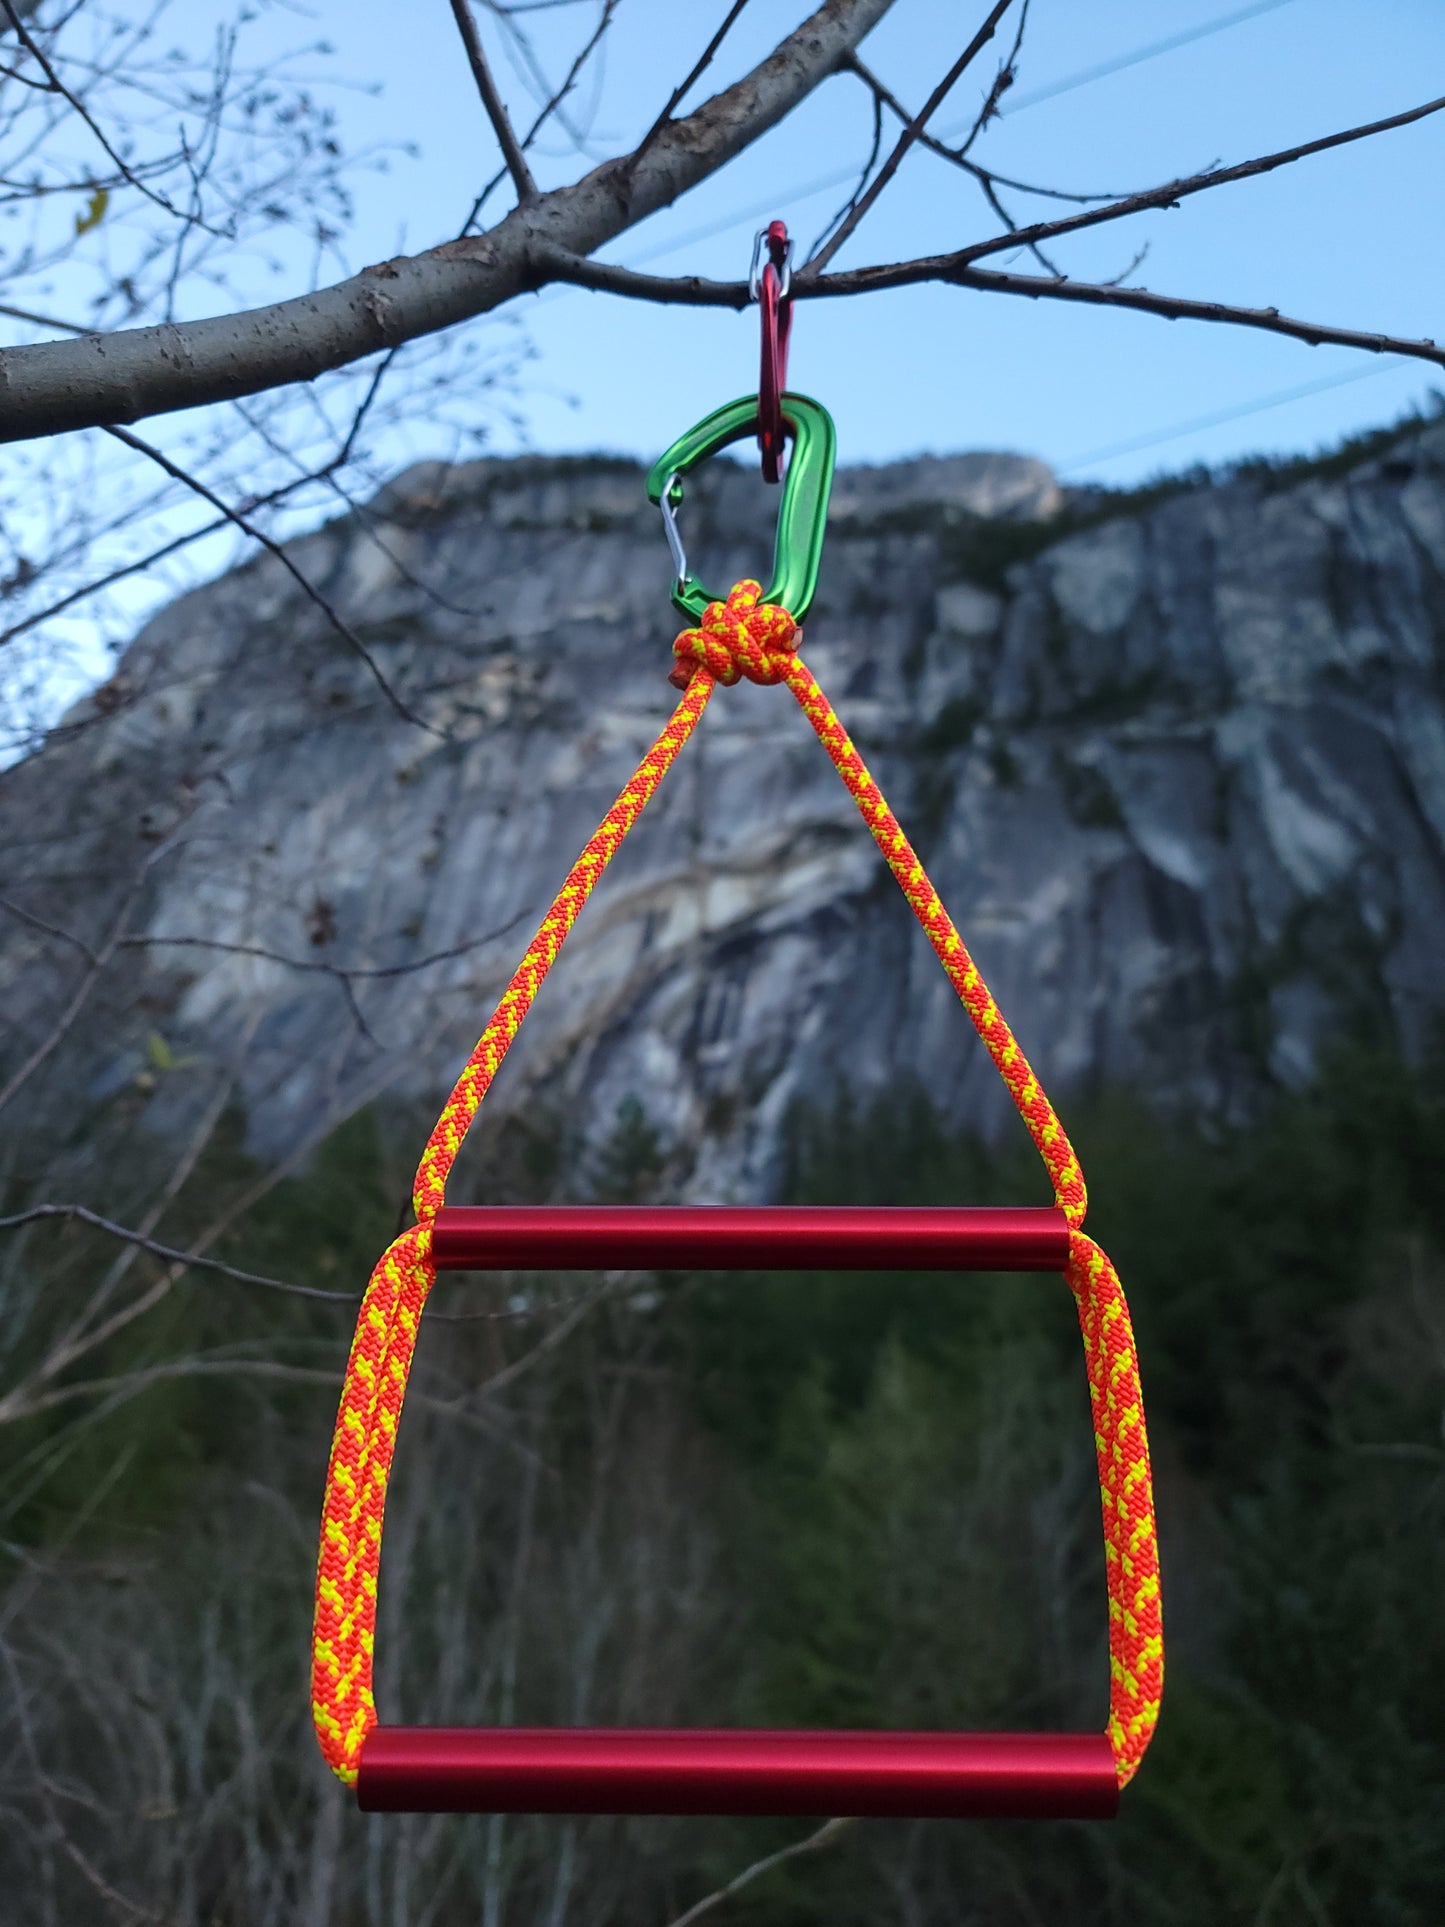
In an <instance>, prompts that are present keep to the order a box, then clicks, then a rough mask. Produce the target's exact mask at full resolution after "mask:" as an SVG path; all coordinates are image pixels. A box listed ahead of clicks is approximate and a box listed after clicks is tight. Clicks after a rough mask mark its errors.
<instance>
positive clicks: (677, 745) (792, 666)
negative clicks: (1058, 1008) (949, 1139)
mask: <svg viewBox="0 0 1445 1927" xmlns="http://www.w3.org/2000/svg"><path fill="white" fill-rule="evenodd" d="M761 594H762V592H761V590H760V588H759V586H758V584H757V583H756V582H741V583H739V584H738V585H737V587H736V588H735V589H734V590H733V591H732V594H731V595H729V597H728V599H727V601H726V603H713V604H712V605H711V606H710V607H709V608H708V610H707V612H706V614H705V616H704V618H703V624H702V627H701V628H700V629H692V630H686V631H684V632H683V634H682V635H680V636H679V637H678V639H677V641H676V642H675V643H674V645H673V653H674V655H675V657H676V658H677V663H676V667H675V668H674V670H673V673H672V680H673V681H674V682H675V683H677V684H679V685H680V686H681V687H682V688H683V695H682V699H681V701H680V702H679V703H678V705H677V708H676V709H675V710H674V711H673V714H672V716H671V718H670V719H669V721H668V722H667V724H666V726H665V727H664V729H663V731H662V733H661V735H659V737H658V738H657V741H656V742H655V743H654V744H653V746H652V748H651V749H650V750H649V751H648V752H647V754H646V756H644V757H643V759H642V761H641V763H640V764H639V765H638V767H637V770H636V772H635V773H634V775H633V777H632V779H631V780H630V782H628V783H627V785H626V786H625V787H624V789H623V790H622V791H621V793H620V795H619V796H618V798H617V800H616V802H615V803H614V804H613V805H612V808H611V809H610V810H609V811H608V812H607V815H606V816H605V817H604V818H603V820H602V822H601V823H600V824H599V826H598V828H597V830H596V832H595V834H594V835H593V836H592V838H591V839H590V841H589V842H588V843H587V845H586V846H585V848H584V849H583V851H582V853H581V855H580V856H579V857H578V859H577V861H576V863H574V864H573V866H572V869H571V871H570V872H569V874H568V877H567V880H566V882H565V883H564V884H563V886H562V888H561V890H560V891H559V892H558V893H557V896H556V898H555V899H554V901H553V903H552V907H551V909H550V910H549V911H548V912H547V915H546V916H545V917H544V918H543V920H542V925H541V928H540V929H539V930H538V932H537V934H536V936H535V937H534V938H533V939H532V942H531V944H530V945H529V946H528V948H527V951H526V954H525V955H524V956H523V958H522V961H521V963H520V964H519V965H518V967H517V969H516V971H515V973H514V974H513V976H512V979H511V981H510V983H509V984H508V985H507V988H506V990H505V991H504V992H503V994H502V998H501V1001H500V1002H499V1003H498V1005H497V1008H496V1010H495V1011H494V1012H493V1014H492V1017H491V1020H490V1022H489V1023H488V1025H487V1027H486V1029H485V1030H484V1031H483V1033H482V1035H481V1038H480V1039H479V1041H478V1043H477V1046H476V1048H475V1049H474V1050H473V1052H472V1054H471V1056H470V1057H469V1058H468V1059H467V1062H466V1065H465V1067H464V1068H463V1070H462V1073H461V1076H460V1077H459V1078H458V1079H457V1082H456V1084H455V1086H454V1088H453V1090H452V1093H451V1096H450V1097H449V1098H448V1099H447V1102H446V1105H445V1106H444V1108H443V1110H442V1114H441V1116H440V1118H439V1119H438V1120H437V1125H436V1128H435V1130H434V1131H433V1132H432V1134H431V1137H430V1138H429V1140H428V1142H427V1146H426V1149H425V1151H424V1152H423V1154H422V1159H421V1163H420V1166H419V1167H418V1170H417V1175H416V1185H415V1189H414V1192H413V1203H414V1205H415V1209H416V1215H417V1223H416V1224H415V1225H414V1226H412V1227H411V1229H410V1230H408V1231H405V1232H403V1233H402V1234H401V1236H400V1237H399V1238H397V1239H396V1240H395V1241H394V1242H393V1243H392V1244H391V1245H390V1246H388V1248H387V1250H386V1251H385V1252H384V1253H383V1254H382V1256H381V1259H380V1260H379V1262H378V1264H377V1266H376V1269H375V1270H374V1271H373V1273H372V1275H371V1280H370V1282H369V1284H368V1285H367V1289H366V1294H365V1297H364V1298H363V1300H362V1305H361V1311H360V1313H359V1315H358V1318H357V1325H356V1334H355V1337H354V1339H353V1341H352V1347H351V1354H350V1357H349V1359H348V1361H347V1367H346V1376H345V1381H344V1384H343V1387H342V1394H341V1404H340V1408H339V1411H338V1413H337V1420H336V1433H335V1438H334V1440H333V1443H332V1449H331V1460H330V1465H329V1467H328V1470H327V1477H326V1497H325V1503H324V1507H323V1512H322V1521H321V1547H320V1557H319V1561H318V1570H317V1582H316V1619H315V1631H314V1636H313V1646H312V1712H313V1716H314V1718H315V1722H316V1732H317V1737H318V1739H319V1741H320V1744H321V1751H322V1753H323V1755H324V1756H325V1758H326V1760H327V1763H328V1764H329V1765H330V1766H331V1768H332V1770H333V1771H334V1772H335V1773H336V1774H337V1776H338V1778H340V1779H342V1780H344V1781H345V1782H346V1783H347V1784H348V1785H354V1784H355V1781H356V1776H357V1767H358V1764H359V1761H360V1758H361V1750H362V1747H363V1745H364V1743H365V1740H366V1735H367V1733H368V1732H369V1731H370V1730H371V1728H372V1727H373V1726H374V1725H375V1724H376V1706H375V1702H374V1699H373V1697H372V1660H373V1650H374V1636H375V1626H376V1597H377V1573H378V1568H379V1565H380V1559H381V1531H382V1518H383V1513H384V1510H385V1505H386V1486H387V1479H388V1477H389V1475H390V1471H391V1462H392V1456H393V1453H394V1451H395V1446H396V1432H397V1426H398V1424H399V1422H400V1418H401V1408H402V1401H403V1399H404V1397H405V1395H406V1382H407V1375H408V1373H409V1371H410V1369H411V1360H412V1354H413V1351H414V1349H415V1345H416V1336H417V1330H418V1326H419V1324H420V1320H421V1313H422V1308H423V1307H424V1305H425V1304H426V1300H427V1296H428V1294H429V1292H430V1291H431V1288H432V1285H433V1283H434V1282H435V1279H436V1267H435V1264H434V1262H433V1260H432V1255H431V1226H432V1221H433V1220H434V1219H435V1217H436V1214H437V1212H438V1211H439V1210H440V1209H441V1208H442V1205H443V1203H444V1202H445V1195H446V1181H447V1177H448V1174H449V1173H450V1171H451V1167H452V1164H453V1162H454V1161H455V1158H456V1155H457V1152H458V1151H459V1149H460V1148H461V1144H462V1141H463V1139H464V1138H465V1137H466V1134H467V1132H468V1130H469V1129H470V1127H471V1124H472V1121H473V1119H474V1118H475V1117H476V1114H477V1110H478V1107H479V1106H480V1104H481V1102H482V1099H483V1098H484V1097H485V1096H486V1094H487V1091H488V1089H489V1087H490V1085H491V1082H492V1079H493V1078H494V1077H495V1075H496V1073H497V1070H498V1068H499V1067H500V1065H501V1063H502V1060H503V1058H504V1057H505V1056H506V1054H507V1051H508V1049H509V1048H510V1046H511V1043H512V1040H513V1038H514V1037H515V1036H516V1034H517V1032H518V1030H519V1029H520V1028H521V1024H522V1020H523V1018H524V1017H525V1016H526V1014H527V1012H528V1010H529V1009H530V1008H531V1005H532V1000H533V998H534V997H535V996H536V994H537V992H538V990H539V989H540V988H541V985H542V982H543V980H544V979H545V977H546V975H547V972H548V971H549V970H550V969H551V967H552V965H553V963H555V961H556V959H557V955H558V952H559V951H560V950H561V948H562V945H563V942H564V941H565V940H566V937H567V935H568V933H569V931H570V930H571V928H572V926H573V924H574V923H575V922H576V921H577V917H578V915H579V913H580V912H581V909H582V906H583V904H584V903H585V902H586V901H587V898H588V896H589V895H590V894H591V892H592V890H593V888H594V886H595V885H596V883H597V881H598V879H599V878H600V876H601V875H602V872H603V871H604V870H605V869H606V867H607V865H608V863H609V862H610V861H611V860H612V857H613V856H614V855H615V854H616V852H617V850H618V848H619V846H620V845H621V843H622V841H623V839H624V837H625V836H626V835H627V833H628V831H629V830H630V829H631V828H632V826H633V824H634V823H635V822H636V821H637V818H638V816H639V815H640V814H641V812H642V810H643V808H644V806H645V805H646V803H647V802H648V800H649V799H650V798H651V797H652V795H653V794H654V792H655V791H656V789H657V786H658V784H659V783H660V782H661V781H662V778H663V777H664V776H665V775H666V773H667V771H668V770H669V769H670V768H671V766H672V764H673V762H674V760H675V759H676V757H677V754H678V752H679V750H681V748H682V746H683V744H684V743H685V742H686V741H687V739H688V737H689V736H690V735H691V734H692V731H693V729H694V727H695V726H696V724H697V721H698V718H699V717H700V716H701V715H702V712H703V710H704V709H705V708H706V707H707V703H708V699H709V698H710V697H711V695H712V692H713V689H714V688H715V687H716V685H717V683H718V682H727V683H733V682H736V681H737V680H738V679H739V677H740V676H746V677H747V678H748V679H749V680H750V681H753V682H760V683H780V682H786V683H787V685H788V687H789V688H790V689H791V690H792V692H793V695H794V696H795V698H796V699H797V701H798V704H799V706H800V707H801V709H802V711H803V713H804V715H805V716H806V717H807V718H808V721H809V722H810V723H811V725H812V727H813V729H814V731H815V733H816V734H817V736H818V739H819V741H820V742H821V743H822V745H823V747H824V748H825V749H826V750H827V752H828V755H829V757H830V758H831V760H832V762H833V765H834V767H835V768H836V769H837V771H838V773H839V775H840V776H841V777H842V779H843V782H844V784H845V785H846V786H847V788H848V791H849V793H850V795H851V796H852V797H853V799H854V801H855V802H856V804H857V805H858V809H859V812H860V813H861V815H862V817H863V820H864V822H865V823H866V824H867V825H868V829H869V832H870V834H871V835H872V837H873V839H874V841H875V842H876V843H877V845H878V847H879V849H880V851H881V852H882V854H883V857H884V859H885V861H886V862H887V864H888V867H889V868H890V869H891V870H892V872H893V874H894V876H895V877H896V878H897V880H898V883H899V885H900V887H901V888H902V890H903V894H904V896H905V897H906V898H907V900H908V904H909V907H910V908H911V909H912V911H913V913H914V915H915V917H916V918H917V919H918V922H919V923H920V925H921V926H922V928H923V930H924V932H925V933H926V935H927V937H928V940H929V942H930V943H931V944H932V946H933V948H934V951H935V952H936V953H937V956H938V958H939V961H940V962H941V963H942V965H943V967H944V970H945V971H946V972H947V974H948V977H949V980H950V981H951V982H952V984H953V986H954V988H955V990H956V991H957V992H958V995H959V998H960V1000H961V1002H962V1003H963V1006H964V1008H965V1010H966V1011H967V1012H968V1015H969V1018H970V1019H971V1021H972V1023H973V1025H974V1028H975V1029H976V1030H977V1032H978V1034H979V1036H980V1037H981V1038H982V1039H983V1042H984V1044H985V1046H986V1047H987V1049H988V1052H989V1055H990V1056H991V1057H992V1058H993V1061H994V1063H995V1065H996V1066H997V1067H998V1070H999V1074H1000V1075H1001V1076H1002V1078H1003V1080H1004V1083H1005V1084H1006V1086H1007V1087H1008V1090H1009V1094H1010V1095H1011V1097H1012V1098H1013V1101H1014V1103H1015V1105H1016V1106H1017V1108H1018V1111H1019V1115H1020V1116H1021V1117H1022V1119H1023V1121H1024V1123H1025V1125H1026V1126H1027V1127H1028V1130H1029V1133H1030V1135H1031V1136H1032V1138H1033V1140H1034V1143H1035V1145H1036V1146H1037V1147H1038V1151H1039V1154H1040V1156H1041V1157H1042V1158H1043V1161H1044V1165H1045V1167H1046V1169H1047V1170H1048V1173H1049V1177H1050V1181H1051V1183H1052V1185H1053V1189H1054V1196H1055V1199H1056V1201H1057V1203H1058V1205H1059V1208H1060V1209H1061V1210H1062V1211H1063V1213H1064V1215H1065V1217H1066V1218H1067V1220H1068V1223H1069V1227H1070V1231H1069V1267H1068V1272H1067V1277H1068V1282H1069V1287H1070V1289H1071V1291H1072V1292H1073V1294H1074V1299H1075V1303H1076V1305H1077V1308H1078V1314H1079V1325H1080V1330H1081V1332H1082V1334H1083V1340H1084V1357H1085V1363H1086V1366H1087V1369H1088V1375H1089V1393H1090V1401H1091V1405H1092V1409H1093V1415H1094V1437H1095V1445H1096V1448H1097V1453H1098V1463H1099V1488H1100V1494H1101V1498H1102V1502H1103V1512H1104V1544H1105V1556H1106V1570H1107V1576H1108V1591H1109V1670H1110V1691H1109V1724H1108V1735H1109V1740H1110V1743H1111V1745H1112V1747H1113V1751H1114V1758H1115V1764H1116V1768H1117V1772H1118V1778H1119V1783H1120V1785H1121V1786H1122V1785H1124V1784H1126V1783H1127V1782H1128V1781H1129V1780H1130V1779H1131V1778H1132V1777H1133V1775H1134V1773H1135V1771H1136V1770H1137V1768H1138V1765H1139V1761H1140V1760H1141V1759H1142V1758H1143V1755H1144V1750H1145V1748H1146V1747H1147V1746H1148V1744H1149V1740H1150V1738H1151V1737H1152V1734H1153V1731H1154V1726H1155V1723H1156V1722H1157V1720H1158V1717H1159V1702H1160V1695H1161V1691H1162V1687H1163V1671H1164V1647H1163V1632H1162V1622H1161V1614H1160V1594H1159V1564H1158V1548H1157V1543H1156V1537H1155V1528H1154V1502H1153V1490H1152V1484H1151V1479H1150V1471H1149V1446H1148V1439H1147V1436H1146V1433H1145V1428H1144V1406H1143V1399H1142V1395H1141V1393H1140V1389H1139V1367H1138V1360H1137V1357H1136V1355H1135V1350H1134V1336H1133V1331H1132V1328H1131V1325H1130V1321H1129V1308H1128V1305H1127V1303H1126V1302H1125V1299H1124V1293H1123V1289H1122V1287H1121V1286H1120V1284H1119V1279H1118V1274H1117V1273H1116V1272H1115V1270H1114V1267H1113V1265H1112V1264H1111V1263H1110V1262H1109V1260H1108V1258H1107V1257H1106V1256H1105V1255H1104V1253H1103V1252H1102V1251H1101V1250H1100V1249H1099V1247H1098V1246H1097V1245H1096V1244H1095V1243H1094V1242H1093V1240H1092V1239H1091V1238H1088V1237H1086V1236H1085V1235H1084V1233H1083V1231H1082V1229H1081V1227H1082V1224H1083V1220H1084V1212H1085V1208H1086V1203H1087V1197H1086V1193H1085V1189H1084V1179H1083V1173H1082V1172H1081V1171H1080V1169H1079V1163H1078V1159H1077V1158H1076V1157H1075V1156H1074V1152H1073V1147H1072V1146H1071V1145H1070V1143H1069V1140H1068V1137H1067V1135H1066V1133H1065V1131H1064V1128H1063V1126H1062V1124H1061V1123H1060V1122H1059V1119H1058V1117H1057V1115H1056V1113H1055V1111H1054V1109H1053V1106H1052V1105H1051V1104H1050V1103H1049V1101H1048V1098H1047V1097H1046V1096H1045V1095H1044V1092H1043V1090H1042V1088H1041V1087H1040V1085H1039V1082H1038V1079H1037V1078H1036V1077H1035V1076H1034V1074H1033V1071H1032V1070H1031V1069H1030V1067H1029V1064H1028V1060H1027V1059H1026V1058H1025V1057H1024V1055H1023V1052H1022V1051H1021V1050H1020V1049H1019V1047H1018V1044H1017V1042H1016V1041H1015V1039H1014V1036H1013V1033H1012V1031H1011V1030H1010V1029H1009V1027H1008V1025H1007V1023H1006V1022H1005V1021H1004V1018H1003V1015H1002V1013H1001V1012H1000V1011H999V1008H998V1006H997V1004H995V1003H994V1001H993V999H992V997H991V996H990V995H989V992H988V988H987V986H986V985H985V983H984V981H983V979H982V977H981V976H980V975H979V972H978V968H977V966H976V965H975V963H974V962H973V959H972V958H971V957H970V955H969V953H968V950H967V949H966V947H965V945H964V943H963V940H962V938H961V937H960V936H959V934H958V932H957V930H956V929H955V928H954V926H953V923H952V921H951V920H950V918H949V916H948V913H947V911H945V909H944V908H943V905H942V904H941V903H940V901H939V899H938V896H937V894H936V893H935V891H934V889H933V886H932V885H931V884H930V883H929V881H928V877H927V875H926V873H925V872H924V869H923V865H922V864H921V863H920V862H919V860H918V857H917V855H916V854H915V852H914V850H913V847H912V845H911V844H910V843H909V841H908V839H907V837H906V836H905V835H904V834H903V831H902V829H901V828H900V826H899V823H898V820H897V818H896V817H895V816H894V815H893V812H892V811H891V810H890V809H889V807H888V804H887V802H886V801H885V799H884V797H883V795H882V793H881V792H880V790H879V789H878V786H877V784H876V783H875V782H874V781H873V778H872V777H871V776H870V774H869V772H868V769H867V767H866V765H865V764H864V762H863V759H862V757H861V756H860V755H859V754H858V751H857V749H856V748H855V747H854V745H853V743H852V741H851V739H850V738H849V736H848V733H847V731H846V730H845V729H844V728H843V726H842V724H841V723H840V722H839V721H838V718H837V716H836V715H835V714H834V713H833V710H832V708H831V706H830V705H829V703H828V701H827V698H826V697H825V696H824V695H823V692H822V691H821V689H820V688H819V687H818V684H817V682H816V681H815V680H814V678H813V676H812V673H811V672H810V671H809V670H808V669H807V668H806V667H805V666H804V664H803V663H802V661H801V660H800V658H799V657H798V655H797V640H798V638H797V629H796V625H795V624H794V623H793V620H792V618H791V616H788V615H787V612H786V611H785V610H782V609H779V608H777V607H775V606H773V605H770V604H766V603H763V602H761Z"/></svg>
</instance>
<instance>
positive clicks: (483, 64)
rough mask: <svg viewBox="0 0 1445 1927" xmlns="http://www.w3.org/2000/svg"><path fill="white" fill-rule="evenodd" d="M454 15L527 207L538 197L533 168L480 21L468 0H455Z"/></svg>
mask: <svg viewBox="0 0 1445 1927" xmlns="http://www.w3.org/2000/svg"><path fill="white" fill-rule="evenodd" d="M452 17H453V18H454V19H455V21H456V23H457V31H458V32H459V33H460V34H461V37H462V45H463V46H464V47H465V48H466V50H467V60H468V62H469V64H470V66H471V70H472V79H473V80H474V81H475V82H476V83H477V92H478V93H479V94H480V95H481V97H482V105H483V107H485V108H486V110H487V119H488V120H489V121H490V122H491V123H492V131H493V133H494V134H495V135H496V137H497V144H498V145H499V146H500V148H501V150H502V157H503V159H504V160H505V161H506V163H507V172H508V173H509V174H510V175H511V177H512V184H513V186H514V187H515V188H516V190H517V201H518V204H519V206H522V207H526V206H527V204H528V203H529V202H531V201H535V200H536V199H537V183H536V181H535V180H534V179H533V178H532V170H531V168H530V167H528V165H527V157H526V155H525V154H524V153H523V152H522V147H521V143H520V142H519V141H518V139H517V132H516V129H515V128H514V127H513V126H512V123H511V119H510V118H509V116H508V114H507V110H506V108H505V107H504V106H503V104H502V97H501V95H500V94H499V93H498V92H497V84H496V82H495V81H494V80H493V79H492V70H491V68H490V67H489V66H488V65H487V56H486V53H485V51H484V49H483V47H482V37H481V35H480V34H479V33H478V32H477V23H476V21H475V20H473V18H472V10H471V6H470V4H469V0H452Z"/></svg>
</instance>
